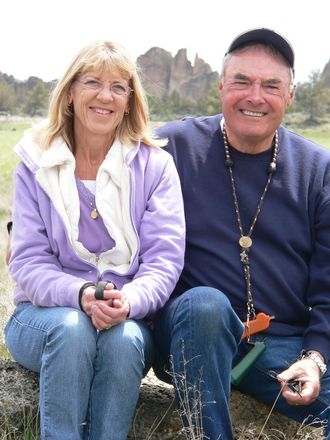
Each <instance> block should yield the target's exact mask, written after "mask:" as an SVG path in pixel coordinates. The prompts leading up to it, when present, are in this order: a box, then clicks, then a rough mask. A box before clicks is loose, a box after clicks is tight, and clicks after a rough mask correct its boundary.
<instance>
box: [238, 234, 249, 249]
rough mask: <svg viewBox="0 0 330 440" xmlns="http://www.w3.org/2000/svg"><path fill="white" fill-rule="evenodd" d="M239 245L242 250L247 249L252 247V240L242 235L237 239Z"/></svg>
mask: <svg viewBox="0 0 330 440" xmlns="http://www.w3.org/2000/svg"><path fill="white" fill-rule="evenodd" d="M239 245H240V246H241V247H242V248H244V249H249V248H250V247H251V246H252V239H251V238H250V237H248V236H247V235H243V236H242V237H241V238H240V239H239Z"/></svg>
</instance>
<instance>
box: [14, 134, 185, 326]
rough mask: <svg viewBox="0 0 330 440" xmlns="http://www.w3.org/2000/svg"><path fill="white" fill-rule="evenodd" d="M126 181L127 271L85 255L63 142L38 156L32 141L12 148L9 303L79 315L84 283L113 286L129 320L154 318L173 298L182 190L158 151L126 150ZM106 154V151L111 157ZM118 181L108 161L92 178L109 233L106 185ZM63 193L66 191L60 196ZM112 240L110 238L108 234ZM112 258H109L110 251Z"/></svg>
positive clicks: (180, 248) (179, 263)
mask: <svg viewBox="0 0 330 440" xmlns="http://www.w3.org/2000/svg"><path fill="white" fill-rule="evenodd" d="M125 148H126V150H127V151H128V153H127V154H126V156H125V161H124V166H123V168H125V169H126V172H127V170H128V173H129V188H128V197H129V205H128V207H129V209H128V211H129V212H128V218H129V219H130V222H131V226H132V227H131V230H132V231H133V234H132V235H135V237H132V242H133V243H136V246H135V247H134V246H132V249H133V251H134V252H133V254H132V257H131V259H130V261H129V262H128V264H126V265H122V266H120V264H119V265H118V266H116V265H113V264H110V263H109V259H108V258H107V256H106V255H105V256H104V257H103V256H102V255H101V256H96V255H95V254H92V253H90V252H88V251H87V250H86V249H85V248H84V247H83V245H82V244H81V243H80V242H79V240H78V235H79V230H78V224H79V212H80V210H79V196H78V191H77V187H76V183H75V176H74V170H75V159H74V156H73V155H72V153H71V151H70V150H69V148H68V147H67V145H66V144H65V143H64V141H63V140H62V139H61V138H58V139H56V140H55V141H54V142H53V143H52V145H51V147H50V148H49V149H48V150H41V149H40V148H38V146H37V145H36V144H34V143H33V141H32V140H31V139H30V138H29V137H25V138H23V139H22V141H21V142H20V143H19V144H18V145H17V146H16V147H15V151H16V152H17V153H18V155H19V156H20V158H21V162H20V164H19V165H18V167H17V169H16V172H15V176H14V183H15V190H14V206H13V224H14V227H13V235H12V256H11V260H10V266H9V269H10V273H11V275H12V277H13V279H14V280H15V282H16V286H15V291H14V303H15V304H18V303H20V302H22V301H31V302H32V303H33V304H36V305H38V306H42V307H55V306H68V307H74V308H79V304H78V292H79V290H80V288H81V286H82V285H83V284H84V283H85V282H87V281H93V282H97V280H98V279H103V280H112V281H114V282H115V283H116V285H117V287H118V289H119V290H121V291H122V292H124V293H125V294H126V295H127V297H128V298H129V301H130V304H131V310H130V317H131V318H136V319H141V318H144V317H146V316H148V317H150V316H152V315H153V314H154V313H155V312H156V311H157V310H158V309H159V308H160V307H162V306H163V305H164V304H165V302H166V301H167V299H168V298H169V296H170V294H171V292H172V291H173V289H174V287H175V285H176V282H177V280H178V277H179V275H180V273H181V270H182V267H183V259H184V248H185V225H184V213H183V202H182V195H181V188H180V183H179V179H178V175H177V172H176V168H175V165H174V163H173V160H172V158H171V156H170V155H169V154H168V153H166V152H165V151H163V150H161V149H160V148H153V147H148V146H146V145H144V144H142V143H141V144H139V143H137V144H135V145H133V146H130V147H125ZM110 152H111V149H110ZM112 172H113V173H114V175H115V173H116V169H114V167H113V162H112V160H111V158H109V157H108V158H106V159H105V161H104V162H103V164H102V165H101V167H100V170H99V173H98V175H97V178H96V196H95V197H96V201H97V202H98V204H99V206H98V209H99V211H100V213H101V215H102V218H103V220H104V223H105V224H106V226H107V215H111V200H110V201H109V200H108V199H109V193H108V192H107V182H108V181H109V179H110V178H109V176H111V174H112ZM63 188H64V190H63ZM109 235H111V234H110V231H109ZM109 252H110V251H109Z"/></svg>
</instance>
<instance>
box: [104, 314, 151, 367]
mask: <svg viewBox="0 0 330 440" xmlns="http://www.w3.org/2000/svg"><path fill="white" fill-rule="evenodd" d="M101 340H103V341H102V342H101ZM101 347H102V350H103V351H105V352H108V353H109V355H111V353H112V355H113V353H116V357H117V359H118V361H119V360H120V359H123V361H124V362H132V363H140V362H141V365H142V366H143V368H144V367H145V366H146V365H147V364H150V363H151V362H152V359H153V356H154V343H153V338H152V335H151V332H150V329H149V328H148V327H147V326H146V325H145V324H144V323H142V322H139V321H135V320H130V319H128V320H127V321H125V322H123V323H122V324H119V325H116V326H114V327H111V328H110V329H109V330H106V331H105V332H102V334H101V335H100V343H99V349H100V348H101Z"/></svg>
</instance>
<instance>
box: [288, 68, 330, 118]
mask: <svg viewBox="0 0 330 440" xmlns="http://www.w3.org/2000/svg"><path fill="white" fill-rule="evenodd" d="M329 105H330V89H329V88H327V87H325V85H324V80H323V79H322V77H321V73H320V71H319V70H313V71H312V72H311V74H310V75H309V79H308V81H306V82H304V83H301V84H299V85H298V88H297V92H296V97H295V104H294V110H296V111H300V112H303V113H306V114H307V119H306V121H305V122H307V123H310V124H314V123H317V122H318V118H319V117H322V116H324V115H325V113H326V112H327V110H328V109H329Z"/></svg>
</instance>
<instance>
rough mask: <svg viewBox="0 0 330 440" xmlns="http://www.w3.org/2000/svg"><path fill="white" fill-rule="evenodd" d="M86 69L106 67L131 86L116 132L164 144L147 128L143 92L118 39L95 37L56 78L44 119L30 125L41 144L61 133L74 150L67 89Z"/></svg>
mask: <svg viewBox="0 0 330 440" xmlns="http://www.w3.org/2000/svg"><path fill="white" fill-rule="evenodd" d="M89 71H100V72H104V71H109V72H112V73H114V74H116V75H119V76H121V77H122V78H123V79H125V80H127V81H128V84H129V86H130V87H131V88H132V89H133V91H132V92H131V93H130V95H129V98H128V106H129V113H128V114H125V117H124V118H123V120H122V121H121V123H120V124H119V126H118V127H117V130H116V135H117V136H118V138H119V140H120V141H121V142H123V143H127V142H128V143H130V142H136V141H138V140H141V141H143V142H144V143H145V144H147V145H149V146H163V145H164V144H165V142H164V140H161V139H155V138H154V137H152V135H151V131H150V129H149V113H148V104H147V100H146V96H145V93H144V90H143V87H142V84H141V80H140V78H139V75H138V69H137V66H136V63H135V62H134V61H133V60H132V59H131V57H130V56H129V55H128V53H127V52H126V50H125V49H124V48H123V47H122V46H121V45H119V44H118V43H114V42H110V41H96V42H93V43H91V44H89V45H87V46H85V47H84V48H83V49H81V50H80V51H79V52H78V54H77V55H76V56H75V58H74V59H73V61H72V62H71V64H70V65H69V67H68V68H67V70H66V72H65V74H64V75H63V77H62V79H60V80H59V81H58V82H57V85H56V87H55V89H54V90H53V93H52V95H51V99H50V104H49V109H48V119H47V121H46V122H45V123H44V124H42V126H39V127H38V128H35V129H33V130H32V131H33V132H34V134H35V135H36V137H37V139H38V142H39V144H40V146H41V148H44V149H47V148H49V146H50V144H51V143H52V141H53V140H54V139H55V138H56V137H57V136H62V137H63V139H64V141H65V142H66V143H67V145H68V146H69V148H70V149H71V151H74V147H75V140H74V132H73V112H72V106H70V105H69V99H68V97H69V91H70V88H71V86H72V84H73V83H74V81H76V80H77V79H78V77H79V76H80V75H83V74H84V73H86V72H89Z"/></svg>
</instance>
